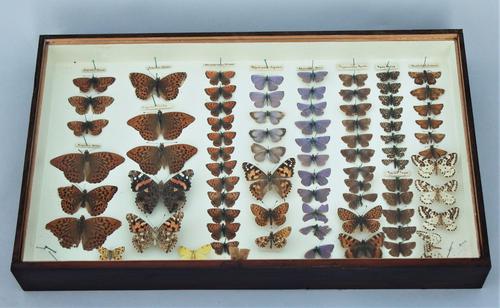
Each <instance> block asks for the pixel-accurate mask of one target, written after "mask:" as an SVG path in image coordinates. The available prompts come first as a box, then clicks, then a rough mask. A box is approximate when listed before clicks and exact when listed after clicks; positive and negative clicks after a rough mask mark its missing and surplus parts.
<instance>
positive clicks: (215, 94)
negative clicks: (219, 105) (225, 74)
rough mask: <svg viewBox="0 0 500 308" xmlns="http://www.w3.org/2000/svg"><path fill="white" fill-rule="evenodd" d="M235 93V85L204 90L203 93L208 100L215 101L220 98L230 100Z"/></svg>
mask: <svg viewBox="0 0 500 308" xmlns="http://www.w3.org/2000/svg"><path fill="white" fill-rule="evenodd" d="M234 91H236V86H235V85H228V86H223V87H211V88H205V93H206V94H207V95H208V96H210V100H212V101H217V100H218V99H219V98H220V97H223V98H224V99H230V98H231V97H232V96H233V93H234Z"/></svg>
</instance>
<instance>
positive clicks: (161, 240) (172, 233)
mask: <svg viewBox="0 0 500 308" xmlns="http://www.w3.org/2000/svg"><path fill="white" fill-rule="evenodd" d="M183 217H184V213H183V212H181V211H177V212H175V213H174V214H173V215H172V216H170V217H169V218H168V219H167V220H166V221H165V222H164V223H163V224H162V225H161V226H160V227H159V228H158V234H157V237H156V240H157V245H158V246H159V247H160V249H161V250H163V251H165V252H170V251H172V249H173V248H174V247H175V245H176V244H177V233H178V232H179V231H180V229H181V223H182V218H183Z"/></svg>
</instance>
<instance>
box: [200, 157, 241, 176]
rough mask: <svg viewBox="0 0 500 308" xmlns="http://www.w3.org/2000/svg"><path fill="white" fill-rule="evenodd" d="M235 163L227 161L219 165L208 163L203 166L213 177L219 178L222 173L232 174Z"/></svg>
mask: <svg viewBox="0 0 500 308" xmlns="http://www.w3.org/2000/svg"><path fill="white" fill-rule="evenodd" d="M236 163H237V162H236V161H235V160H228V161H225V162H220V163H208V164H206V165H205V166H206V167H207V169H208V170H209V171H210V173H212V175H213V176H219V175H221V174H222V173H226V174H232V173H233V169H234V167H236Z"/></svg>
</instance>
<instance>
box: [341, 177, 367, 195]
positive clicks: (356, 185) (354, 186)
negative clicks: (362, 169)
mask: <svg viewBox="0 0 500 308" xmlns="http://www.w3.org/2000/svg"><path fill="white" fill-rule="evenodd" d="M344 183H345V185H346V186H347V187H349V191H350V192H352V193H354V194H357V193H358V192H360V191H367V190H370V188H371V187H372V185H371V184H370V183H368V182H367V181H357V180H351V179H345V180H344Z"/></svg>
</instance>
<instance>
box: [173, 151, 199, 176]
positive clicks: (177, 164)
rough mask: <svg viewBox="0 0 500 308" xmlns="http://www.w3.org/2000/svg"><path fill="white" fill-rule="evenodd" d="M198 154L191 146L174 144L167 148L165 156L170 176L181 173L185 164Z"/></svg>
mask: <svg viewBox="0 0 500 308" xmlns="http://www.w3.org/2000/svg"><path fill="white" fill-rule="evenodd" d="M197 152H198V149H197V148H196V147H194V146H192V145H189V144H172V145H169V146H166V147H165V155H166V157H167V158H166V160H167V164H168V169H169V172H170V174H172V173H177V172H179V171H181V169H182V168H183V167H184V164H185V163H186V162H187V161H188V160H189V159H190V158H191V157H193V156H194V155H195V154H196V153H197Z"/></svg>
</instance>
